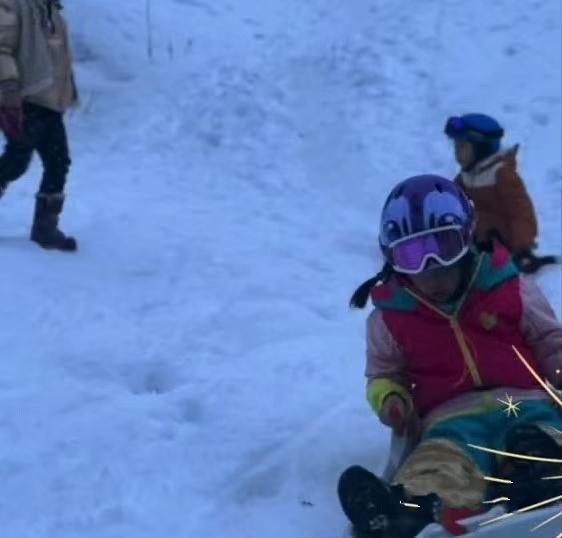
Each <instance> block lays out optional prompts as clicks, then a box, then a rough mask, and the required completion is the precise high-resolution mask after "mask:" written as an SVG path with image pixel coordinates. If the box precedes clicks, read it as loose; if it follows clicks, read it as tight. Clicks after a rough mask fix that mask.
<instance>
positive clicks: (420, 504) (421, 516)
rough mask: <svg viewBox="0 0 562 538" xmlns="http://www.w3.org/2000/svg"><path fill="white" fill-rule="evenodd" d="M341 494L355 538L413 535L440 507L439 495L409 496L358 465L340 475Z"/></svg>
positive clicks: (401, 488)
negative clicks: (409, 505) (408, 504)
mask: <svg viewBox="0 0 562 538" xmlns="http://www.w3.org/2000/svg"><path fill="white" fill-rule="evenodd" d="M338 497H339V500H340V504H341V506H342V509H343V511H344V513H345V515H346V516H347V518H348V519H349V521H350V522H351V524H352V527H353V532H354V536H355V538H413V537H414V536H416V535H417V534H418V533H419V532H420V531H421V530H422V529H423V528H424V527H426V526H427V525H429V524H430V523H432V522H434V521H436V520H437V516H438V514H439V513H440V510H441V503H440V501H439V498H438V497H437V495H435V494H431V495H423V496H419V497H412V496H408V495H407V494H406V492H405V491H404V488H403V487H402V486H390V485H389V484H387V483H386V482H384V481H383V480H381V479H380V478H378V477H377V476H375V475H374V474H373V473H370V472H369V471H367V470H366V469H364V468H363V467H359V466H354V467H350V468H349V469H347V470H346V471H345V472H344V473H343V474H342V475H341V477H340V480H339V484H338ZM403 503H410V504H412V505H417V507H408V506H405V505H404V504H403Z"/></svg>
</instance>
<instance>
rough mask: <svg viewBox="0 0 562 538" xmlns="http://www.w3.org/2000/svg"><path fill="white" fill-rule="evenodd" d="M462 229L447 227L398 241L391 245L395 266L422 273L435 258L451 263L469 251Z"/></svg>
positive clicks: (413, 272) (442, 263)
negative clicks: (430, 260)
mask: <svg viewBox="0 0 562 538" xmlns="http://www.w3.org/2000/svg"><path fill="white" fill-rule="evenodd" d="M467 249H468V247H467V245H466V244H465V241H464V239H463V235H462V233H461V230H460V229H458V228H446V229H441V230H432V231H430V232H427V233H423V234H421V235H418V236H414V237H410V238H408V239H404V240H400V241H397V242H396V243H395V244H394V245H391V246H390V252H391V256H392V262H393V266H394V268H395V269H396V270H397V271H399V272H402V273H411V274H415V273H420V272H422V271H423V270H424V268H425V265H426V263H427V261H428V260H429V259H431V258H433V259H435V260H436V261H437V262H439V264H441V265H444V266H446V265H451V264H453V263H455V262H456V261H458V260H459V259H460V258H461V257H462V256H463V255H464V254H465V253H466V251H467Z"/></svg>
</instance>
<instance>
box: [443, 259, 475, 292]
mask: <svg viewBox="0 0 562 538" xmlns="http://www.w3.org/2000/svg"><path fill="white" fill-rule="evenodd" d="M457 264H459V267H460V269H461V278H460V281H459V285H458V286H457V289H456V290H455V291H454V292H453V295H451V298H450V299H449V300H450V301H452V302H455V301H458V300H459V299H460V298H461V297H462V296H463V295H464V292H465V291H466V287H467V286H468V284H469V283H470V277H471V276H472V270H473V267H474V252H472V251H471V250H470V249H469V250H468V251H467V253H466V254H465V255H464V256H463V257H462V258H461V259H460V260H459V261H458V262H457Z"/></svg>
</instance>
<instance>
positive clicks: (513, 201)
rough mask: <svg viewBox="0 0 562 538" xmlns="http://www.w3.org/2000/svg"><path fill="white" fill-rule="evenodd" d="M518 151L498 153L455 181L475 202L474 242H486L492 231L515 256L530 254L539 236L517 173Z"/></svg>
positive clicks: (529, 200)
mask: <svg viewBox="0 0 562 538" xmlns="http://www.w3.org/2000/svg"><path fill="white" fill-rule="evenodd" d="M518 147H519V146H514V147H513V148H510V149H507V150H503V151H500V152H498V153H496V154H495V155H492V156H491V157H488V158H487V159H485V160H484V161H482V162H481V163H478V164H477V165H476V167H475V168H474V169H473V170H471V171H470V172H461V173H460V174H459V175H458V176H457V177H456V178H455V183H457V185H459V186H460V187H461V188H462V189H463V190H464V192H465V193H466V194H467V196H468V197H469V198H470V199H471V200H472V201H473V202H474V206H475V209H476V217H477V224H476V238H477V240H478V241H486V240H487V239H488V238H489V234H490V232H493V231H495V232H497V233H498V234H499V235H500V237H501V239H502V240H503V241H504V242H505V243H506V246H507V247H508V248H509V249H510V250H511V251H512V252H513V253H515V254H516V253H519V252H523V251H526V250H531V249H532V248H533V247H534V246H535V240H536V237H537V233H538V230H537V218H536V215H535V210H534V207H533V202H532V201H531V198H530V197H529V194H528V192H527V189H526V188H525V184H524V183H523V180H522V179H521V177H520V176H519V174H518V173H517V163H516V159H515V156H516V154H517V150H518Z"/></svg>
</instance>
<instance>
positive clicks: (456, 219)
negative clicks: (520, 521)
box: [339, 175, 562, 538]
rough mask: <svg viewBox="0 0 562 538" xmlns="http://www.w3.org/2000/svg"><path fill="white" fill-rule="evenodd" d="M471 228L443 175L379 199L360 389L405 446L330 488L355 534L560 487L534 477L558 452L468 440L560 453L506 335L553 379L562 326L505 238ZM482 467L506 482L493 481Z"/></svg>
mask: <svg viewBox="0 0 562 538" xmlns="http://www.w3.org/2000/svg"><path fill="white" fill-rule="evenodd" d="M474 229H475V221H474V214H473V208H472V205H471V204H470V202H469V200H468V199H467V197H466V195H465V194H464V193H463V191H462V190H461V189H460V188H459V187H458V186H457V185H456V184H455V183H453V182H451V181H449V180H447V179H444V178H441V177H439V176H433V175H427V176H416V177H413V178H409V179H407V180H405V181H403V182H402V183H400V184H399V185H397V186H396V187H395V188H394V190H393V191H392V192H391V194H390V196H389V197H388V199H387V201H386V203H385V206H384V209H383V212H382V218H381V224H380V232H379V233H380V235H379V242H380V247H381V250H382V253H383V255H384V257H385V260H386V263H385V266H384V268H383V270H382V271H381V272H380V273H379V274H378V275H377V276H376V277H375V278H373V279H371V280H369V281H367V282H365V283H364V284H363V285H362V286H361V287H360V288H359V289H358V290H357V291H356V292H355V294H354V296H353V298H352V303H351V304H352V305H353V306H356V307H364V306H365V304H366V302H367V300H368V299H369V296H370V297H371V299H372V301H373V303H374V305H375V310H374V311H373V312H372V313H371V314H370V316H369V318H368V322H367V370H366V375H367V378H368V388H367V394H368V400H369V402H370V403H371V405H372V407H373V409H374V410H375V411H376V413H377V414H378V416H379V418H380V420H381V421H382V422H383V423H384V424H386V425H388V426H390V427H391V428H392V430H393V432H394V435H397V436H402V435H405V436H407V437H408V438H409V439H410V440H415V443H414V444H415V448H414V450H413V451H412V452H411V453H410V454H409V456H408V457H407V458H406V459H405V461H404V462H403V463H402V465H401V466H400V468H399V469H398V472H397V473H396V474H395V475H394V477H393V483H392V485H390V484H387V483H386V482H385V481H384V480H382V479H379V478H378V477H376V476H375V475H373V474H371V473H370V472H369V471H367V470H365V469H363V468H361V467H357V466H354V467H351V468H350V469H348V470H347V471H345V472H344V473H343V475H342V477H341V479H340V483H339V496H340V502H341V504H342V507H343V509H344V512H345V513H346V515H347V516H348V518H349V519H350V521H351V522H352V524H353V526H354V529H355V532H356V535H357V536H360V537H369V538H382V537H384V538H390V537H399V538H408V537H411V536H415V535H416V534H417V533H418V532H419V531H420V530H421V529H422V528H423V527H425V526H426V525H427V524H429V523H431V522H434V521H438V522H441V523H442V524H443V525H444V526H445V527H446V528H447V529H449V530H450V531H452V532H458V531H460V530H461V529H460V527H459V526H458V524H457V523H456V521H457V520H458V519H462V518H463V517H468V516H469V515H472V514H475V513H478V512H479V511H482V509H483V506H485V505H483V501H484V500H485V499H486V498H487V496H489V495H492V496H494V497H497V496H499V495H500V494H501V495H505V496H507V497H509V499H511V500H510V502H509V505H508V507H509V508H510V509H514V508H519V507H521V506H522V505H523V504H531V503H533V502H538V501H541V500H544V499H547V498H548V497H549V496H555V495H559V494H560V491H559V487H560V485H559V484H555V482H556V481H554V480H542V479H541V478H542V477H543V476H545V474H548V475H557V474H558V475H559V474H562V468H561V467H562V465H555V464H553V463H540V462H536V461H528V460H524V459H515V458H511V457H506V458H505V459H504V460H503V461H499V460H496V456H495V455H494V454H491V453H488V452H485V451H481V450H479V449H476V448H473V447H472V446H470V445H475V446H480V447H488V448H491V449H495V450H504V451H508V452H513V453H520V454H521V453H522V454H534V455H536V456H543V457H546V458H555V459H556V458H558V459H560V458H561V457H562V431H561V430H562V410H561V409H560V408H559V407H557V406H556V404H555V403H554V400H553V399H551V398H550V397H549V395H548V394H547V392H546V391H545V390H544V388H543V387H542V385H541V384H540V383H539V382H538V381H537V380H536V379H535V377H533V375H532V374H531V373H530V371H529V370H528V369H527V368H526V367H525V365H524V364H523V362H522V361H521V360H520V359H519V358H518V357H517V356H516V354H515V353H514V350H513V348H512V346H515V347H516V348H517V349H518V350H519V351H520V352H521V354H522V355H523V357H525V358H526V360H527V362H528V363H529V364H530V365H531V367H532V368H533V369H534V370H535V371H536V372H537V373H538V375H539V376H541V378H543V379H547V380H548V381H549V382H550V383H551V384H552V385H554V386H557V387H560V385H561V384H562V383H561V381H562V375H561V371H560V369H561V368H562V327H561V326H560V324H559V322H558V321H557V319H556V316H555V314H554V313H553V311H552V309H551V308H550V306H549V304H548V302H547V300H546V298H545V297H544V295H543V293H542V292H541V291H540V289H539V288H538V287H537V285H536V284H535V283H534V282H533V281H532V280H529V279H523V278H520V276H519V274H518V271H517V269H516V267H515V266H514V265H513V264H512V263H511V261H510V257H509V253H508V251H507V250H506V249H505V248H504V247H503V246H502V245H501V244H499V243H496V244H494V245H493V248H491V249H490V251H489V252H488V251H484V250H479V249H478V248H477V247H476V245H475V244H474V243H473V236H474ZM510 398H512V399H513V402H514V403H515V404H518V405H517V410H516V411H513V410H510V412H509V413H507V412H506V406H505V405H504V404H503V403H501V402H500V400H505V401H509V399H510ZM515 415H517V416H515ZM545 466H546V467H545ZM486 476H494V477H501V478H505V479H509V480H512V481H513V482H515V484H513V485H511V486H506V487H508V488H509V489H508V491H507V492H501V493H500V492H499V491H498V490H496V491H495V492H494V491H489V488H487V485H488V483H487V481H486V480H485V478H484V477H486ZM551 490H552V491H551ZM403 503H413V504H415V505H417V506H418V507H419V508H417V509H415V508H411V507H406V506H404V504H403Z"/></svg>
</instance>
